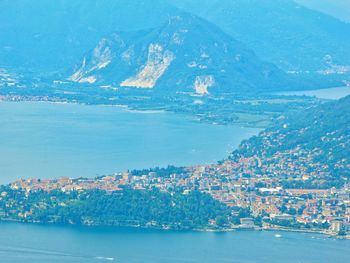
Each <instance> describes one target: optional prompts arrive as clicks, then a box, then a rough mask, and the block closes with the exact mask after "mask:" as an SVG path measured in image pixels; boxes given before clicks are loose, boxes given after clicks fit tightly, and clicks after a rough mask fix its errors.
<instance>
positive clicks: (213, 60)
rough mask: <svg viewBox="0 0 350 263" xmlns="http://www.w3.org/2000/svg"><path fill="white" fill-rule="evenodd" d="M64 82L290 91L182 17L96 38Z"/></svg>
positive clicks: (246, 53) (217, 34)
mask: <svg viewBox="0 0 350 263" xmlns="http://www.w3.org/2000/svg"><path fill="white" fill-rule="evenodd" d="M70 80H72V81H74V82H80V83H93V84H99V85H114V86H118V87H119V86H120V87H131V88H140V89H156V90H157V91H167V93H168V94H169V93H176V92H189V93H197V94H206V93H221V94H222V93H223V92H242V91H245V92H255V91H271V90H283V89H288V88H289V89H290V88H291V87H292V86H293V85H294V84H293V82H292V81H291V80H290V79H289V76H288V75H287V74H285V73H284V72H282V71H281V70H280V69H278V68H277V67H276V66H274V65H272V64H270V63H266V62H263V61H262V60H260V59H259V58H258V57H257V56H256V55H255V54H254V53H253V52H252V51H250V50H249V49H247V48H246V47H245V46H244V45H243V44H242V43H240V42H238V41H236V40H234V39H233V38H232V37H230V36H229V35H227V34H225V33H223V32H222V31H221V30H220V29H219V28H218V27H217V26H215V25H213V24H211V23H208V22H206V21H205V20H203V19H200V18H198V17H196V16H193V15H188V14H182V15H181V16H175V17H172V18H171V19H169V20H168V21H167V22H166V23H165V24H163V25H162V26H161V27H157V28H155V29H152V30H146V31H138V32H132V33H113V34H111V35H109V36H107V37H104V38H102V39H101V40H100V41H99V43H98V45H97V46H96V47H95V48H94V49H93V50H92V51H91V52H89V53H88V54H87V55H86V56H85V57H84V59H83V61H82V63H81V64H80V65H78V66H77V67H76V70H75V71H74V73H73V74H72V75H71V76H70Z"/></svg>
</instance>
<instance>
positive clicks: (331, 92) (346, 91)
mask: <svg viewBox="0 0 350 263" xmlns="http://www.w3.org/2000/svg"><path fill="white" fill-rule="evenodd" d="M279 94H281V95H298V96H303V95H305V96H311V97H316V98H320V99H329V100H337V99H340V98H343V97H346V96H348V95H350V86H347V87H340V88H330V89H318V90H306V91H289V92H281V93H279Z"/></svg>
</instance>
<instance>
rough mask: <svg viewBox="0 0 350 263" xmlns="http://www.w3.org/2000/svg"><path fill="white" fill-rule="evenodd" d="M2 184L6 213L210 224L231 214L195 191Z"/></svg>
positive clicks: (48, 218) (92, 221) (83, 220)
mask: <svg viewBox="0 0 350 263" xmlns="http://www.w3.org/2000/svg"><path fill="white" fill-rule="evenodd" d="M0 190H2V192H3V191H6V192H7V193H8V194H7V196H6V197H5V198H4V197H3V198H2V199H1V200H0V208H1V209H2V210H3V211H5V212H6V213H7V218H12V219H17V220H24V221H29V222H41V223H62V224H88V225H113V226H141V227H142V226H143V227H166V228H171V229H193V228H206V227H208V225H209V220H216V219H218V225H219V226H223V225H225V224H226V222H228V220H229V216H230V210H229V209H228V207H226V205H224V204H222V203H220V202H218V201H216V200H214V199H213V198H212V197H211V196H210V195H208V194H204V193H200V192H197V191H193V192H190V193H189V194H187V195H184V194H180V193H175V194H169V193H164V192H160V191H159V190H157V189H153V190H150V191H143V190H133V189H124V190H123V191H116V192H112V193H108V192H105V191H102V190H87V191H80V192H77V191H71V192H62V191H58V190H56V191H52V192H46V191H35V192H30V193H29V194H26V193H25V192H23V191H21V190H11V189H9V188H4V187H2V189H0ZM9 204H11V205H10V207H8V205H9ZM30 211H31V212H30ZM25 212H27V213H28V212H29V213H28V215H27V216H26V217H25V219H24V218H22V219H21V218H19V217H18V213H25Z"/></svg>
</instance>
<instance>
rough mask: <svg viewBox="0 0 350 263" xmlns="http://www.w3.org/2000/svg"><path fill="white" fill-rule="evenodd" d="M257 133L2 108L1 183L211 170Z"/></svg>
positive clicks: (121, 115)
mask: <svg viewBox="0 0 350 263" xmlns="http://www.w3.org/2000/svg"><path fill="white" fill-rule="evenodd" d="M258 132H259V129H253V128H242V127H238V126H220V125H212V124H205V123H200V122H198V121H195V120H193V119H192V118H191V117H188V116H184V115H178V114H174V113H169V112H156V111H149V112H147V111H146V112H137V111H129V110H126V109H123V108H120V107H119V108H118V107H107V106H87V105H81V104H54V103H45V102H0V183H8V182H11V181H14V180H16V179H18V178H33V177H34V178H55V177H61V176H69V177H80V176H82V177H95V176H98V175H104V174H111V173H114V172H120V171H125V170H127V169H135V168H149V167H154V166H162V167H164V166H167V165H168V164H171V165H194V164H205V163H211V162H215V161H218V160H220V159H223V158H225V157H227V155H228V154H229V152H230V151H232V149H233V148H235V147H237V145H238V144H239V143H240V142H241V140H242V139H245V138H249V137H250V136H252V135H254V134H257V133H258Z"/></svg>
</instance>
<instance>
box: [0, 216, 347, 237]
mask: <svg viewBox="0 0 350 263" xmlns="http://www.w3.org/2000/svg"><path fill="white" fill-rule="evenodd" d="M0 223H13V224H24V225H37V226H43V227H45V226H62V227H65V226H66V227H86V228H91V229H93V228H100V227H102V228H103V227H106V228H113V229H118V228H120V229H122V228H132V229H144V230H155V231H162V232H163V231H164V232H166V231H174V232H203V233H228V232H236V231H254V232H255V231H266V232H290V233H304V234H317V235H322V236H324V237H327V238H335V239H339V240H349V241H350V235H346V236H339V235H336V234H334V233H330V232H328V231H322V230H317V229H310V230H307V229H293V228H285V227H278V226H263V227H259V226H254V227H253V226H252V227H246V226H240V225H237V226H231V227H227V228H220V229H215V228H208V227H207V228H188V229H186V228H178V229H176V228H171V227H156V226H141V225H123V224H121V225H101V224H69V223H66V224H64V223H52V222H51V223H43V222H30V221H27V222H25V221H22V220H17V219H10V218H8V219H5V218H0Z"/></svg>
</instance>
